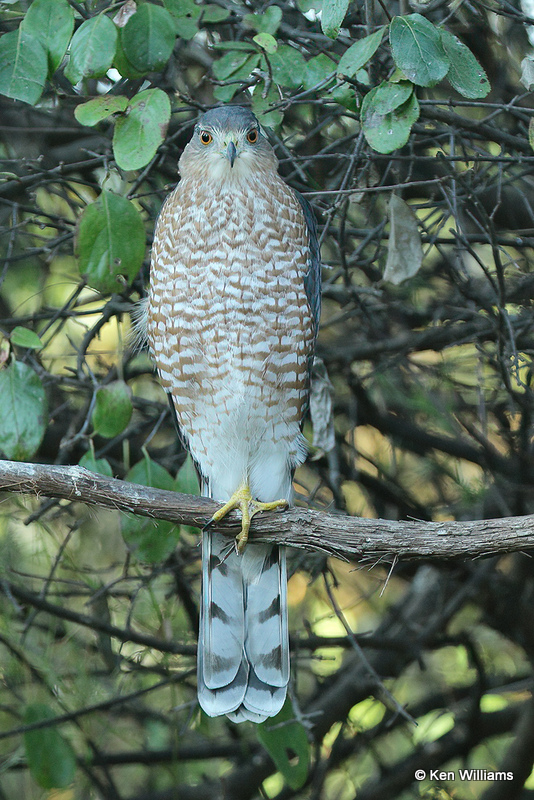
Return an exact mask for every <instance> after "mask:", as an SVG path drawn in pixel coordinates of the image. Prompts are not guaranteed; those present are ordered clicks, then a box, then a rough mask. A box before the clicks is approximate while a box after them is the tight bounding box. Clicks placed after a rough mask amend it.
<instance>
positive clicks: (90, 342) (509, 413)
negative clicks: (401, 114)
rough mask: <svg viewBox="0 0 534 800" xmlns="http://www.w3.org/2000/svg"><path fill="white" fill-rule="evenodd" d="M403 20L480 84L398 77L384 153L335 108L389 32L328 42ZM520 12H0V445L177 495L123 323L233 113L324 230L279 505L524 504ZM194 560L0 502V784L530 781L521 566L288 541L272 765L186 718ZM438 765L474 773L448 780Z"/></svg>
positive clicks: (532, 735) (479, 784) (207, 787)
mask: <svg viewBox="0 0 534 800" xmlns="http://www.w3.org/2000/svg"><path fill="white" fill-rule="evenodd" d="M32 9H33V10H32ZM336 14H337V18H339V17H340V18H341V22H340V23H339V34H338V35H336V30H335V29H336V24H337V23H336ZM325 15H326V17H328V24H326V23H325V19H326V17H325ZM407 15H410V16H411V18H412V19H413V16H412V15H423V16H424V17H425V19H426V20H428V21H429V22H430V23H432V25H433V26H435V28H436V30H441V29H443V30H447V31H449V32H450V33H452V34H454V35H455V36H456V37H458V40H459V41H460V42H462V43H463V44H464V45H465V46H466V47H467V48H469V50H470V51H471V52H472V53H473V54H474V55H475V56H476V58H477V59H478V64H479V65H480V67H481V69H482V70H483V71H484V74H485V75H487V77H488V79H489V82H490V84H491V92H490V93H489V94H488V95H487V96H485V95H484V96H482V97H480V96H478V97H477V96H475V98H473V97H466V96H465V92H464V94H462V93H458V92H457V91H456V90H455V89H454V88H453V87H452V86H451V83H450V82H444V81H441V82H439V81H438V82H437V83H436V84H435V85H426V86H421V84H420V83H419V84H417V81H414V82H415V83H416V84H417V85H416V87H415V88H414V87H413V86H412V87H411V88H409V92H412V95H411V96H413V97H415V96H417V102H418V106H419V117H418V118H417V119H416V120H415V121H413V123H412V121H410V125H409V127H408V129H407V136H406V144H405V146H403V147H401V148H400V149H396V150H394V151H393V152H392V153H388V152H378V151H377V150H376V149H375V150H373V149H371V147H370V146H369V144H368V142H367V139H366V136H365V135H364V134H365V131H364V130H363V128H362V125H363V123H364V120H363V119H362V120H361V119H360V108H361V106H362V102H363V101H364V98H365V97H366V96H367V95H368V94H369V92H370V91H371V90H372V89H374V88H375V87H377V86H378V85H379V84H380V83H382V82H384V81H387V82H390V83H394V82H395V81H399V80H401V82H402V79H403V76H402V75H401V76H399V74H398V72H396V69H397V67H396V64H395V62H394V61H393V57H392V51H391V48H390V45H389V40H388V36H387V33H384V37H383V39H382V42H381V44H379V45H377V47H376V48H375V51H374V53H373V54H372V55H371V56H370V60H369V61H368V62H367V63H366V64H365V65H364V66H363V67H362V68H359V69H357V70H356V72H355V74H353V75H346V74H345V73H340V74H338V64H339V62H340V59H341V58H342V57H343V56H344V55H345V54H346V53H347V52H348V50H349V48H350V47H351V46H353V45H354V43H356V42H358V41H360V40H361V39H362V38H364V37H366V36H371V35H372V34H373V33H374V32H375V31H377V30H378V29H380V28H381V26H387V25H389V24H390V21H391V18H392V17H393V16H397V17H399V16H400V17H405V16H407ZM325 30H326V31H327V33H328V35H327V34H326V33H325ZM148 31H150V33H151V36H150V37H149V36H148V33H147V32H148ZM533 31H534V8H531V7H530V4H529V3H528V2H527V0H523V2H522V3H519V0H512V2H508V0H488V2H480V1H479V0H465V2H461V1H460V2H459V1H458V0H455V1H454V2H452V0H451V1H450V2H449V1H447V0H428V2H424V1H423V0H420V1H419V2H417V0H411V1H410V2H407V0H403V1H402V2H387V3H384V2H376V3H375V2H373V0H365V1H364V0H353V2H351V3H343V2H340V3H339V2H338V3H335V2H333V0H324V7H323V2H322V0H289V1H288V2H282V1H280V2H276V3H272V4H269V3H260V2H257V0H249V2H239V1H238V0H214V1H213V2H212V3H210V4H197V3H195V2H193V0H166V2H165V3H164V4H163V5H159V4H158V3H155V2H146V3H140V4H139V5H138V6H136V5H135V3H133V2H132V0H128V1H127V2H125V3H123V2H122V1H120V2H109V0H86V2H74V0H69V2H67V0H64V2H62V0H58V2H57V4H56V6H55V8H54V13H51V6H50V3H48V2H46V0H35V2H33V3H31V4H30V3H28V2H26V1H25V0H2V2H0V34H1V35H0V90H2V92H3V95H0V155H1V156H2V166H1V169H2V171H1V173H0V334H1V337H2V338H1V341H0V361H1V362H2V371H1V372H0V449H1V450H2V452H3V454H4V456H5V457H7V458H19V459H33V460H35V461H38V462H41V463H45V464H47V463H48V464H78V463H81V464H82V465H84V466H86V467H87V468H89V469H93V470H96V471H99V472H102V473H104V474H108V475H114V476H116V477H120V478H127V479H128V480H133V481H136V482H142V483H145V484H148V485H153V486H160V487H162V488H167V489H178V490H179V491H186V492H190V493H191V492H195V491H196V490H197V485H196V479H195V475H194V470H193V469H192V466H191V463H190V461H189V460H188V459H186V454H185V453H184V452H183V450H182V449H181V446H180V444H179V442H178V440H177V437H176V435H175V431H174V429H173V424H172V420H171V418H170V415H169V412H168V407H167V402H166V398H165V396H164V393H163V391H162V390H161V388H160V387H159V385H158V382H157V380H156V377H155V375H154V373H153V367H152V365H151V363H150V361H149V358H148V355H147V353H146V350H145V349H144V348H143V347H142V346H141V347H139V346H136V345H135V336H134V335H133V334H132V323H131V314H132V312H133V309H134V306H135V303H136V302H137V301H138V300H139V299H140V298H142V297H143V296H144V294H145V291H146V284H147V280H148V264H149V246H150V243H151V239H152V232H153V228H154V221H155V218H156V216H157V213H158V210H159V208H160V206H161V203H162V200H163V199H164V197H165V196H166V194H167V193H168V191H169V190H170V188H171V187H172V186H173V185H174V184H175V183H176V181H177V179H178V175H177V161H178V158H179V156H180V154H181V151H182V149H183V147H184V145H185V144H186V142H187V141H188V139H189V137H190V135H191V132H192V126H193V124H194V120H195V119H196V117H197V114H198V113H199V112H200V111H202V110H204V109H206V108H208V107H210V106H211V105H213V104H216V103H218V102H229V101H232V102H238V103H241V104H246V105H249V104H251V105H252V108H253V109H254V110H255V112H256V113H257V114H258V115H259V116H260V118H261V121H262V123H263V124H264V125H266V126H268V127H269V128H270V135H271V138H272V142H273V144H274V146H275V148H276V152H277V155H278V157H279V159H280V171H281V173H282V175H283V176H284V177H285V178H286V180H288V182H289V183H290V184H291V185H292V186H294V187H295V188H297V189H298V190H299V191H301V192H303V193H304V194H305V195H306V196H307V197H308V199H309V201H310V202H311V203H312V205H313V207H314V209H315V211H316V214H317V218H318V221H319V230H320V236H321V242H322V253H323V260H324V264H325V268H324V273H323V278H324V292H323V294H324V312H323V316H322V325H321V332H320V337H319V347H318V355H319V356H320V358H321V359H322V360H323V362H324V364H325V365H326V369H327V372H328V375H329V379H330V381H331V389H329V386H328V384H327V383H325V379H324V378H323V382H322V383H321V382H320V381H319V379H318V380H317V383H316V387H317V391H318V395H319V394H320V391H319V390H321V392H322V397H323V400H322V401H321V402H319V403H318V411H317V416H316V420H315V421H316V425H315V428H316V431H317V430H318V429H319V428H321V426H322V427H323V428H324V429H325V430H326V431H327V433H328V431H329V432H330V435H325V436H322V437H317V436H316V438H315V440H314V439H313V432H312V429H311V425H310V423H309V422H307V423H306V425H305V434H306V436H307V437H308V439H309V440H310V444H311V457H310V460H309V461H308V463H307V464H306V465H305V466H304V467H302V468H301V469H300V470H299V471H298V472H297V474H296V478H295V487H296V491H297V496H298V501H299V502H301V503H303V504H310V505H312V506H313V507H316V508H325V509H326V508H328V509H337V510H338V511H339V513H349V514H355V515H361V516H366V517H371V518H373V517H385V518H389V519H413V518H416V519H426V520H446V519H458V520H467V519H481V518H487V517H505V516H511V515H518V514H528V513H534V501H533V486H534V465H533V414H534V396H533V387H532V353H533V348H534V315H533V310H532V298H533V295H534V273H533V271H532V269H531V266H532V265H531V258H532V254H533V247H534V217H533V202H534V187H533V179H532V164H533V161H534V155H533V151H532V145H531V142H532V140H533V139H534V136H533V134H532V126H531V125H530V122H531V120H532V108H533V103H532V96H531V94H530V91H529V89H530V85H531V78H532V75H531V65H532V60H533V59H534V54H533V52H532V42H533V41H534V34H533ZM71 37H72V38H71ZM377 41H378V39H377ZM67 47H68V48H69V54H68V55H67V58H64V53H65V51H66V49H67ZM28 48H30V49H28ZM28 53H30V55H31V54H33V55H31V57H28ZM13 54H15V55H17V56H19V57H20V58H19V59H18V60H14V59H13ZM346 62H347V58H345V63H346ZM15 64H16V66H14V65H15ZM471 66H472V65H471ZM17 70H18V71H17ZM481 74H482V73H481ZM481 80H482V79H481ZM25 81H26V82H25ZM430 83H432V81H431V82H430ZM405 84H406V82H405ZM453 85H454V84H453ZM36 86H37V88H36ZM484 91H486V90H484ZM414 92H415V94H413V93H414ZM140 95H143V96H142V97H141V100H140V99H139V97H140ZM410 102H412V101H410ZM32 103H33V105H32ZM89 103H90V104H89ZM147 109H148V110H147ZM394 112H395V109H393V110H392V112H391V113H392V117H391V119H392V124H396V122H395V120H394V119H393V117H394V116H395V113H396V112H395V113H394ZM387 113H389V112H387ZM410 113H411V112H410ZM384 116H385V115H384ZM388 119H389V118H388ZM396 119H397V122H398V115H397V118H396ZM410 120H411V117H410ZM529 128H530V136H529ZM121 137H122V139H121ZM379 149H380V148H379ZM382 149H384V148H382ZM129 159H132V160H131V161H130V160H129ZM392 197H396V198H398V200H400V201H402V202H400V203H399V202H397V201H391V198H392ZM394 208H397V209H398V208H401V209H402V211H401V212H398V213H400V216H399V217H397V218H396V220H395V221H394V220H393V219H392V216H393V214H394V213H397V212H394ZM102 209H104V211H103V210H102ZM105 219H108V220H111V223H110V224H108V225H107V227H106V222H105ZM394 223H395V224H394ZM395 226H396V228H395ZM403 232H404V238H403ZM101 237H104V243H103V244H102V238H101ZM145 239H146V247H145ZM95 243H97V244H95ZM95 248H96V249H95ZM407 252H408V253H409V254H410V258H408V259H406V258H404V259H403V255H404V256H405V255H406V253H407ZM419 252H420V254H421V256H422V258H421V259H419V257H418V255H417V254H418V253H419ZM102 259H104V261H102ZM106 259H107V261H106ZM419 262H421V263H420V265H419ZM395 264H396V270H397V271H396V272H395V269H394V267H395ZM399 264H400V267H399ZM102 265H104V267H105V269H104V274H103V276H102V274H101V273H99V268H101V267H102ZM110 265H112V270H111V277H110V275H109V274H108V273H106V269H107V268H108V267H109V266H110ZM399 268H400V270H401V271H400V274H399V271H398V270H399ZM403 270H404V272H403ZM121 276H122V277H121ZM32 332H33V333H34V334H37V336H38V337H39V339H38V340H37V339H36V338H35V336H33V337H32V335H31V334H32ZM318 372H319V370H318ZM6 376H7V377H6ZM328 397H331V398H332V402H333V431H332V428H331V427H330V428H329V425H328V419H327V411H328V403H327V402H326V401H325V399H324V398H328ZM332 432H333V438H332ZM198 556H199V552H198V536H197V533H196V532H195V531H194V530H191V529H183V528H182V529H177V528H175V527H174V528H173V527H172V526H171V525H170V524H168V523H161V522H152V521H147V520H138V519H134V518H132V517H128V516H127V515H124V514H123V515H120V514H119V513H118V512H117V513H115V512H110V511H106V510H101V509H95V508H89V507H85V506H83V505H81V504H79V503H75V502H65V501H48V500H44V499H43V498H39V497H19V496H14V495H10V494H8V493H5V494H4V495H3V497H2V504H1V506H0V570H1V576H0V577H1V582H0V585H1V589H2V594H1V598H0V606H1V616H0V675H1V679H0V800H14V799H15V798H17V800H18V798H20V797H24V798H25V799H26V798H27V800H41V798H44V797H47V798H50V800H52V798H54V800H74V798H76V800H78V799H80V800H81V799H82V798H84V799H85V798H87V799H89V798H91V799H93V798H94V799H95V800H96V799H97V798H98V799H100V798H105V799H106V800H108V799H110V800H167V799H169V800H170V799H171V798H180V800H189V798H191V799H192V800H193V799H194V800H197V799H198V800H200V798H214V797H228V798H232V799H233V800H234V799H235V800H239V799H240V798H243V799H244V798H252V797H258V796H263V797H268V798H276V799H277V800H285V799H286V798H290V797H302V798H310V800H315V799H318V798H325V800H351V799H352V798H354V797H356V796H357V797H358V800H371V798H373V799H375V798H376V799H378V798H380V800H386V799H387V798H402V799H403V800H408V798H427V800H430V798H435V799H436V800H445V798H449V797H451V798H452V797H454V798H456V800H470V799H471V798H484V800H498V798H503V800H511V798H530V797H532V796H533V794H534V774H531V773H532V767H533V759H534V701H533V699H532V681H533V665H532V659H533V657H534V635H533V631H534V568H533V562H532V558H531V557H530V555H529V554H517V555H514V556H509V557H506V558H500V559H496V558H488V559H482V560H479V561H475V562H466V563H454V564H451V563H447V564H441V563H439V562H436V561H432V562H431V563H428V564H410V563H400V564H399V563H394V559H391V560H390V561H389V562H386V561H384V563H379V564H368V563H363V564H362V563H360V564H354V563H353V564H344V563H342V562H334V561H325V559H323V558H321V557H319V556H318V555H317V554H315V555H314V554H308V555H306V556H303V555H302V554H299V555H296V556H294V557H293V559H292V561H291V567H292V577H291V579H290V583H289V601H290V628H291V633H292V651H293V653H292V663H293V673H292V674H293V684H292V706H293V710H292V712H291V718H296V719H297V720H298V725H299V727H298V731H299V734H298V735H299V736H300V733H301V732H302V730H304V731H305V732H306V737H307V739H306V741H307V742H308V745H307V749H308V751H309V762H310V763H309V769H308V770H304V772H302V770H301V773H300V774H299V777H298V778H296V779H295V780H293V781H292V780H291V778H290V777H288V776H290V773H289V772H287V771H286V773H283V770H282V772H280V771H279V769H278V768H277V767H276V766H275V765H274V764H273V762H272V760H271V758H270V756H269V755H268V753H267V752H266V750H265V746H269V745H268V742H267V739H266V737H265V736H264V734H261V735H260V737H259V738H258V735H257V734H258V732H257V729H256V727H255V726H253V725H249V724H245V725H242V726H235V725H233V724H232V723H230V722H228V721H226V720H225V719H213V720H212V719H208V718H206V717H204V716H203V715H201V713H200V712H199V709H198V706H197V703H196V694H195V682H196V678H195V642H196V630H197V616H198V588H199V563H198ZM58 720H59V723H58ZM415 723H417V724H415ZM295 730H296V729H295ZM295 737H297V734H295ZM296 741H297V738H295V742H296ZM262 743H263V744H262ZM299 746H300V745H299ZM295 747H297V744H295ZM305 749H306V748H305ZM291 755H292V754H291V753H289V757H290V758H291ZM297 756H298V754H297V753H295V758H297ZM305 756H306V757H307V755H306V754H304V755H302V751H301V755H300V758H304V757H305ZM297 766H298V765H297ZM462 767H465V768H470V769H479V770H485V771H486V772H485V773H483V774H482V773H481V775H480V776H479V780H476V781H475V780H471V781H460V780H459V778H458V776H457V774H456V776H452V777H451V775H450V774H447V773H449V772H450V771H451V770H458V769H459V768H462ZM417 769H422V770H424V771H425V772H426V773H427V778H426V779H425V780H423V781H419V782H417V781H416V780H415V777H414V775H415V771H416V770H417ZM431 770H438V771H442V772H443V773H444V777H435V776H434V777H432V778H431V777H429V776H430V771H431ZM495 770H502V771H506V772H511V773H513V775H514V779H513V780H493V781H492V780H491V774H489V773H491V772H492V771H495ZM294 774H296V773H294ZM488 777H489V778H490V779H486V778H488Z"/></svg>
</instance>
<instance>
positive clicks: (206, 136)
mask: <svg viewBox="0 0 534 800" xmlns="http://www.w3.org/2000/svg"><path fill="white" fill-rule="evenodd" d="M200 141H201V142H202V144H211V143H212V141H213V136H212V135H211V133H209V132H208V131H202V132H201V134H200Z"/></svg>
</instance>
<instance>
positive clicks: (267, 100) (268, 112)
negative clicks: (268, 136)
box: [252, 85, 284, 129]
mask: <svg viewBox="0 0 534 800" xmlns="http://www.w3.org/2000/svg"><path fill="white" fill-rule="evenodd" d="M263 92H264V89H263V86H260V85H258V86H255V87H254V93H253V95H252V111H253V112H254V114H255V115H256V117H257V118H258V120H259V122H260V124H261V125H265V126H266V127H267V128H274V129H276V128H278V127H279V126H280V125H281V124H282V121H283V119H284V114H283V112H282V111H280V109H279V108H273V105H274V104H276V103H279V102H280V95H279V93H278V89H277V88H276V86H271V87H270V88H269V91H268V92H267V94H266V95H265V97H264V96H263Z"/></svg>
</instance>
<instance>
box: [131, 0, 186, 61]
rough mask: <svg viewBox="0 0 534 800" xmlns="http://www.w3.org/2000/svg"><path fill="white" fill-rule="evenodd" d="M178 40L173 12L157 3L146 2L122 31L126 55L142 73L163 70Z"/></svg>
mask: <svg viewBox="0 0 534 800" xmlns="http://www.w3.org/2000/svg"><path fill="white" fill-rule="evenodd" d="M175 41H176V31H175V22H174V20H173V18H172V16H171V15H170V14H169V12H168V11H167V10H166V9H164V8H162V7H161V6H156V5H154V4H153V3H143V4H142V5H140V6H139V7H138V9H137V11H136V12H135V14H133V15H132V16H131V17H130V19H129V20H128V22H127V23H126V25H125V26H124V28H122V30H121V44H122V48H123V50H124V55H125V57H126V58H127V60H128V61H129V62H130V64H131V65H132V66H133V67H134V68H135V69H136V70H139V72H141V73H143V74H146V73H147V72H153V71H155V70H160V69H162V68H163V67H164V66H165V65H166V63H167V61H168V60H169V58H170V57H171V53H172V50H173V47H174V43H175Z"/></svg>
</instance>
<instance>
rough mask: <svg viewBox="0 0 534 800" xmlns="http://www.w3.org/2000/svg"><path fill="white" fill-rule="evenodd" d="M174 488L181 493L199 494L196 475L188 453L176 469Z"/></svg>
mask: <svg viewBox="0 0 534 800" xmlns="http://www.w3.org/2000/svg"><path fill="white" fill-rule="evenodd" d="M174 488H175V490H176V491H177V492H181V493H182V494H194V495H199V494H200V486H199V483H198V475H197V471H196V469H195V465H194V463H193V459H192V458H191V454H190V453H188V454H187V458H186V459H185V461H184V463H183V464H182V466H181V467H180V469H179V470H178V474H177V476H176V481H175V483H174Z"/></svg>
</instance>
